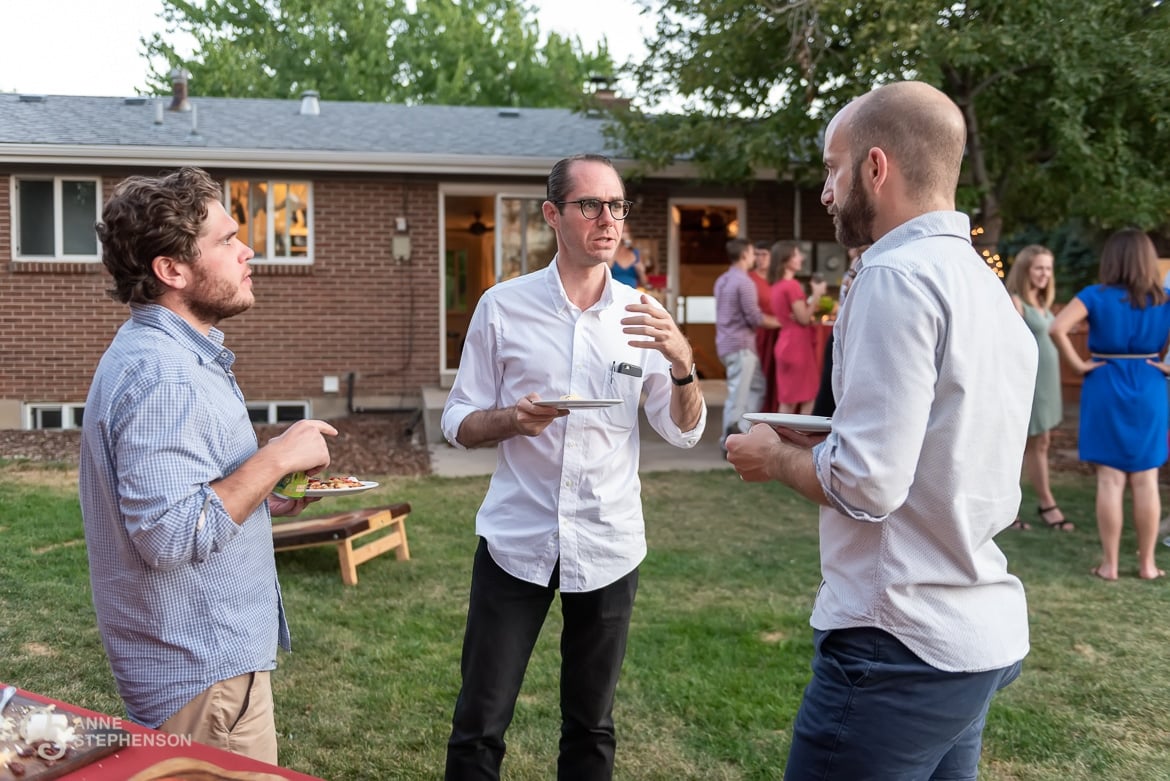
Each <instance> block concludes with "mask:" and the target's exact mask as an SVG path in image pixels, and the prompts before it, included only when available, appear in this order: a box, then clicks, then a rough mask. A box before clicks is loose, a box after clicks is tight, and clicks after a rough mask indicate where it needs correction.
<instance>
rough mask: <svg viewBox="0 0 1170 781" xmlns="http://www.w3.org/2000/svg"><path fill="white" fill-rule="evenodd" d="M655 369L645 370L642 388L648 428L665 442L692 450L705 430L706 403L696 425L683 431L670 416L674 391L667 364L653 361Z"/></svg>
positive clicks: (663, 360) (666, 362) (664, 361)
mask: <svg viewBox="0 0 1170 781" xmlns="http://www.w3.org/2000/svg"><path fill="white" fill-rule="evenodd" d="M654 365H655V370H653V371H648V372H647V377H646V379H645V381H644V382H643V385H642V388H643V390H644V391H645V394H646V401H645V404H644V405H643V409H645V411H646V420H647V421H649V423H650V427H651V428H652V429H654V430H655V431H656V432H658V435H659V436H660V437H662V438H663V439H664V440H666V441H667V442H669V443H670V444H672V445H674V446H675V447H680V448H684V449H689V448H692V447H694V446H695V445H697V444H698V443H699V440H700V439H701V438H702V437H703V431H704V430H706V427H707V404H706V402H704V403H703V409H702V411H701V412H700V413H699V422H698V423H697V424H695V427H694V428H693V429H691V430H690V431H683V430H682V429H680V428H679V427H678V424H677V423H675V422H674V418H672V417H671V416H670V397H671V394H672V393H673V392H674V383H672V382H671V381H670V374H669V372H670V363H669V362H668V361H666V359H665V358H663V359H662V360H661V361H655V362H654Z"/></svg>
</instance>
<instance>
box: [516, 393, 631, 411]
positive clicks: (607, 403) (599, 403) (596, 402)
mask: <svg viewBox="0 0 1170 781" xmlns="http://www.w3.org/2000/svg"><path fill="white" fill-rule="evenodd" d="M532 403H533V404H535V405H536V406H538V407H554V408H556V409H600V408H601V407H613V406H616V405H618V404H621V403H622V399H581V398H577V397H576V396H562V397H561V398H559V399H547V400H541V401H534V402H532Z"/></svg>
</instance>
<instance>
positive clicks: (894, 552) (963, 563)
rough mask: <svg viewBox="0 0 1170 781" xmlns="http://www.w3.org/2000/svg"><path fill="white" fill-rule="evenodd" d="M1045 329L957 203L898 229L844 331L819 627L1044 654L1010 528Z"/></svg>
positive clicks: (951, 665) (959, 659) (875, 252)
mask: <svg viewBox="0 0 1170 781" xmlns="http://www.w3.org/2000/svg"><path fill="white" fill-rule="evenodd" d="M1036 356H1037V348H1036V340H1035V339H1033V338H1032V335H1031V333H1030V332H1029V331H1028V328H1027V326H1026V325H1025V324H1024V321H1023V320H1022V319H1021V318H1020V316H1019V314H1017V313H1016V311H1015V308H1014V307H1013V306H1012V303H1011V299H1010V298H1009V296H1008V294H1007V292H1006V291H1005V290H1004V287H1003V283H1002V282H1000V280H999V279H998V278H997V277H996V275H995V274H994V273H992V272H991V270H990V269H988V268H987V265H986V263H984V261H983V259H982V258H981V257H979V255H978V254H977V253H976V252H975V251H974V249H973V248H972V247H971V240H970V224H969V221H968V219H967V217H966V216H965V215H963V214H960V213H957V212H932V213H930V214H926V215H923V216H921V217H918V218H916V219H913V220H911V221H909V222H907V223H905V224H903V225H902V226H900V227H899V228H897V229H895V230H894V231H892V232H890V233H889V234H887V235H885V236H883V237H882V238H881V240H879V241H878V242H877V243H876V244H874V245H873V247H872V248H870V249H869V250H867V251H866V252H865V255H864V257H863V263H862V267H861V271H860V272H859V273H858V275H857V279H856V280H855V281H854V283H853V286H852V287H850V288H849V296H848V298H846V300H845V304H844V306H843V307H842V310H841V316H840V318H839V319H838V320H837V324H836V326H835V327H834V346H833V392H834V395H835V396H836V397H837V410H836V412H835V413H834V414H833V431H832V433H831V434H830V435H829V436H828V438H827V439H826V440H825V442H824V443H822V444H820V445H818V446H817V448H816V449H815V450H814V454H815V458H816V468H817V477H818V479H819V480H820V483H821V487H822V488H823V489H824V491H825V495H826V496H827V497H828V499H829V501H830V502H831V504H832V506H831V507H826V508H823V509H822V510H821V520H820V543H821V570H822V575H823V578H824V583H823V584H822V586H821V590H820V592H819V593H818V595H817V601H816V606H815V608H814V610H813V615H812V625H813V626H814V627H815V628H817V629H823V630H827V629H840V628H848V627H861V626H866V627H877V628H879V629H883V630H885V631H887V632H889V633H890V634H892V635H894V636H895V637H897V638H898V639H899V640H901V641H902V642H903V643H905V644H906V646H907V647H909V648H910V650H911V651H913V652H914V653H915V654H916V655H918V656H919V657H920V658H921V659H923V660H924V661H925V662H927V663H928V664H930V665H932V666H934V667H937V668H938V669H940V670H946V671H952V672H957V671H965V672H976V671H981V670H991V669H998V668H1001V667H1005V666H1007V665H1009V664H1012V663H1014V662H1016V661H1018V660H1020V659H1022V658H1023V657H1024V656H1025V655H1026V654H1027V652H1028V615H1027V606H1026V604H1025V600H1024V589H1023V586H1022V585H1021V584H1020V581H1019V580H1018V579H1017V578H1016V577H1015V576H1014V575H1011V574H1009V573H1008V571H1007V561H1006V559H1005V557H1004V555H1003V553H1002V552H1001V551H1000V549H999V548H998V547H997V546H996V544H995V541H994V539H993V538H994V536H995V534H996V533H997V532H999V531H1001V530H1003V529H1004V528H1006V527H1007V526H1008V525H1010V524H1011V522H1012V519H1013V518H1014V517H1015V516H1016V512H1017V511H1018V510H1019V505H1020V463H1021V461H1022V458H1023V451H1024V442H1025V439H1026V436H1027V432H1028V418H1029V416H1030V412H1031V407H1032V391H1033V388H1034V386H1035V379H1036V360H1037V357H1036Z"/></svg>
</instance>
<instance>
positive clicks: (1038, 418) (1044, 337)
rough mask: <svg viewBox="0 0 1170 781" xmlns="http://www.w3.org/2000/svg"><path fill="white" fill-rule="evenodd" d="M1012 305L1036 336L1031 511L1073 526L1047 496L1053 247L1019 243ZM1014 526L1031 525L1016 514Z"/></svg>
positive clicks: (1056, 400) (1055, 405) (1029, 454)
mask: <svg viewBox="0 0 1170 781" xmlns="http://www.w3.org/2000/svg"><path fill="white" fill-rule="evenodd" d="M1007 289H1008V292H1009V293H1011V296H1012V303H1013V304H1015V305H1016V311H1017V312H1019V313H1020V316H1021V317H1023V318H1024V322H1025V323H1026V324H1027V326H1028V329H1029V330H1030V331H1031V332H1032V335H1033V336H1034V337H1036V344H1037V346H1038V347H1039V349H1040V361H1039V364H1038V366H1037V368H1036V389H1035V391H1034V393H1033V395H1032V419H1031V420H1030V421H1029V422H1028V441H1027V444H1026V445H1025V446H1024V474H1026V475H1027V476H1028V480H1029V482H1031V483H1032V488H1033V489H1034V490H1035V491H1036V499H1037V501H1038V502H1039V504H1037V505H1036V514H1037V515H1038V516H1039V517H1040V521H1041V522H1042V523H1043V524H1044V525H1045V526H1047V527H1048V528H1049V529H1054V530H1058V531H1072V530H1073V524H1072V521H1069V520H1066V519H1065V517H1064V513H1062V512H1061V511H1060V506H1059V505H1058V504H1057V503H1056V499H1055V498H1054V497H1053V496H1052V486H1051V484H1050V483H1049V480H1048V448H1049V445H1050V444H1051V441H1052V438H1051V435H1050V432H1051V431H1052V429H1054V428H1056V427H1057V426H1059V425H1060V421H1061V419H1062V418H1063V417H1064V402H1063V400H1062V399H1061V395H1060V354H1059V353H1057V351H1056V345H1055V344H1053V342H1052V337H1050V336H1049V335H1048V328H1049V326H1051V325H1052V321H1053V319H1054V317H1055V316H1054V315H1053V314H1052V302H1053V301H1054V300H1055V299H1056V280H1055V278H1054V276H1053V257H1052V251H1051V250H1049V249H1048V248H1046V247H1041V246H1040V245H1039V244H1031V245H1029V246H1027V247H1024V248H1023V249H1022V250H1020V251H1019V252H1018V253H1017V254H1016V262H1015V263H1013V264H1012V268H1011V270H1010V271H1009V272H1008V276H1007ZM1012 528H1015V529H1029V528H1031V527H1030V526H1029V524H1028V523H1027V522H1026V521H1023V520H1021V519H1019V518H1017V519H1016V520H1015V523H1013V524H1012Z"/></svg>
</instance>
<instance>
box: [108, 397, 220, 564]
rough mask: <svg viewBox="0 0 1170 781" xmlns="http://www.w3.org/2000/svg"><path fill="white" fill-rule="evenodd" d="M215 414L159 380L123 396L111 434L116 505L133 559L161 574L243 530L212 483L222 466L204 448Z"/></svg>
mask: <svg viewBox="0 0 1170 781" xmlns="http://www.w3.org/2000/svg"><path fill="white" fill-rule="evenodd" d="M215 414H216V413H215V412H214V411H212V410H208V409H206V407H205V405H203V404H201V403H200V401H199V398H198V394H196V393H195V392H194V389H193V388H192V387H191V386H190V385H186V384H183V383H175V382H159V383H154V384H152V385H150V386H149V387H148V388H147V389H146V390H145V392H144V393H143V394H142V395H141V396H138V397H137V398H135V399H128V400H127V402H126V403H125V404H124V405H123V410H122V412H121V414H120V415H119V417H118V427H117V429H116V430H114V431H113V432H112V433H113V435H114V437H115V438H116V439H115V443H114V447H113V451H114V452H116V453H118V462H117V478H118V487H119V488H118V490H119V493H120V497H119V504H120V509H121V511H122V514H123V517H124V521H125V524H126V532H127V534H128V535H129V537H130V540H131V542H132V543H133V545H134V548H135V550H136V551H137V552H138V555H139V556H141V557H142V560H143V561H144V562H145V563H146V564H147V565H148V566H150V567H153V568H155V569H160V570H168V569H173V568H175V567H178V566H181V565H184V564H189V563H193V562H198V561H204V560H206V559H207V557H208V556H209V555H210V554H211V553H212V552H213V551H217V550H220V549H221V548H222V547H223V546H224V545H226V544H227V542H228V541H229V540H231V539H232V538H234V537H235V536H236V535H237V534H238V533H239V531H240V527H239V525H238V524H236V523H235V522H234V521H233V520H232V518H231V516H230V515H229V514H228V512H227V510H226V509H225V508H224V506H223V503H222V502H221V501H220V500H219V497H218V496H216V494H215V491H213V490H212V489H211V487H210V483H212V482H214V481H216V480H219V479H221V478H223V477H224V476H225V471H224V463H223V462H221V461H217V460H216V454H215V453H213V452H211V451H209V450H208V449H207V447H206V445H207V437H206V434H205V432H204V429H205V427H206V425H207V421H208V420H210V419H212V418H213V417H214V415H215Z"/></svg>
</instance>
